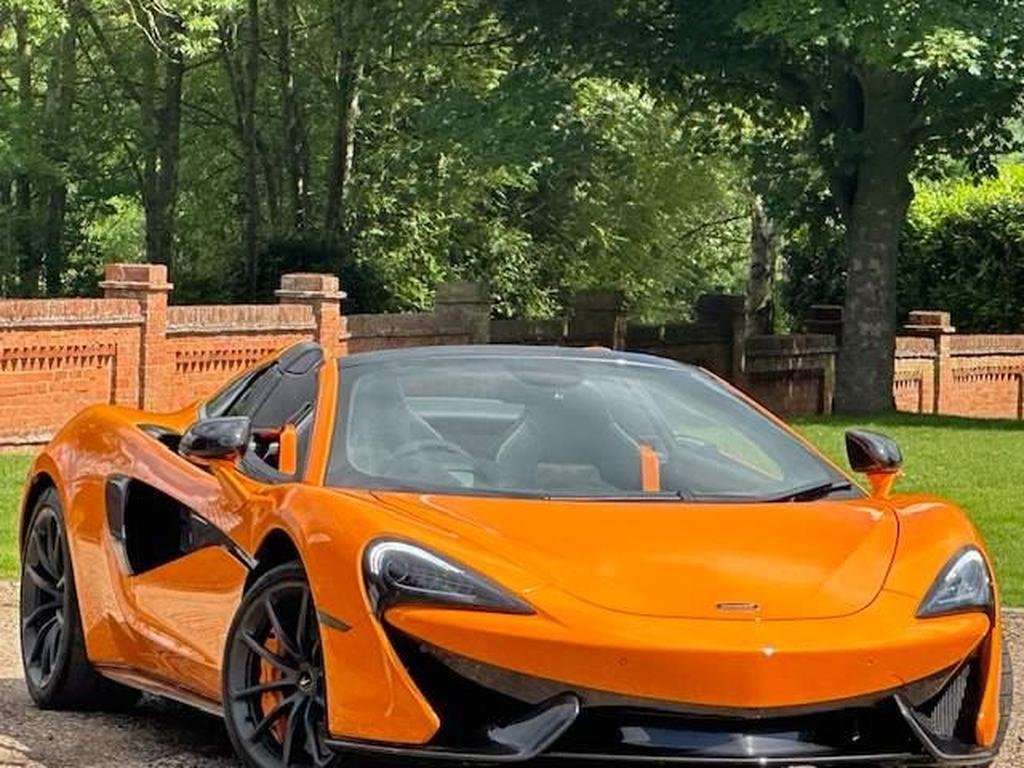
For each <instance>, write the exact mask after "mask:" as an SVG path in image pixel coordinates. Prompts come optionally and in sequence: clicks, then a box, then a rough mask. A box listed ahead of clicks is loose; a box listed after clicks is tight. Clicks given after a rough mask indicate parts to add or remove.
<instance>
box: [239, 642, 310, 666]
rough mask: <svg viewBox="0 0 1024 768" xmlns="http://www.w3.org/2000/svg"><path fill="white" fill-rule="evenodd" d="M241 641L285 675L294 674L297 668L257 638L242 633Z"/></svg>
mask: <svg viewBox="0 0 1024 768" xmlns="http://www.w3.org/2000/svg"><path fill="white" fill-rule="evenodd" d="M242 642H243V643H245V644H246V645H247V646H248V647H249V648H250V649H251V650H252V651H253V652H254V653H255V654H256V655H257V656H259V657H260V658H261V659H263V660H264V661H265V662H267V663H268V664H269V665H270V666H272V667H274V668H275V669H276V670H278V671H279V672H283V673H284V674H286V675H294V674H296V673H297V672H298V671H299V670H298V669H296V668H295V667H293V666H292V665H291V664H289V663H288V662H287V660H285V659H283V658H282V657H280V656H278V655H277V654H276V653H274V652H273V651H272V650H270V649H269V648H267V647H265V646H264V645H263V643H261V642H260V641H259V640H257V639H256V638H255V637H253V636H252V635H250V634H243V635H242Z"/></svg>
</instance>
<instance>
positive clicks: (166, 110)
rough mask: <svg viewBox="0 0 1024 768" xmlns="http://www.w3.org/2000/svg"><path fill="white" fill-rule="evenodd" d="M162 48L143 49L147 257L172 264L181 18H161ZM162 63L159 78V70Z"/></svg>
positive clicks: (178, 156) (182, 59)
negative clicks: (163, 43)
mask: <svg viewBox="0 0 1024 768" xmlns="http://www.w3.org/2000/svg"><path fill="white" fill-rule="evenodd" d="M161 19H162V21H161V26H162V27H163V39H164V40H166V41H169V43H168V45H167V46H166V47H165V48H164V49H162V50H156V49H154V48H147V51H146V52H145V54H144V65H143V87H142V89H141V97H142V98H141V105H140V106H141V111H142V118H143V126H144V128H143V131H144V137H145V138H144V144H145V161H144V170H143V192H142V197H143V205H144V208H145V210H146V260H147V261H149V262H150V263H153V264H167V265H168V268H169V269H172V268H173V265H174V218H175V214H176V211H177V207H178V167H179V164H180V159H181V97H182V88H183V84H184V78H185V55H184V52H183V51H182V50H181V47H180V42H179V36H180V35H181V34H182V33H183V31H184V27H183V24H182V22H181V19H179V18H178V17H174V16H163V17H161ZM161 63H162V74H163V77H162V83H161V82H160V80H161V78H160V75H159V74H158V73H159V72H160V70H161V66H160V65H161Z"/></svg>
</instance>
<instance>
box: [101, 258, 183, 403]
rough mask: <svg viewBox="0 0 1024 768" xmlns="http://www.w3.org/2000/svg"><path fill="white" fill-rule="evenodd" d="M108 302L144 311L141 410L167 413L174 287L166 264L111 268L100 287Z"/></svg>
mask: <svg viewBox="0 0 1024 768" xmlns="http://www.w3.org/2000/svg"><path fill="white" fill-rule="evenodd" d="M100 288H102V289H103V294H104V296H106V298H108V299H135V300H136V301H138V302H139V308H140V309H141V310H142V343H141V347H140V349H139V407H140V408H142V409H144V410H153V411H159V410H167V408H168V403H169V402H170V400H171V398H170V395H171V392H172V387H173V386H174V360H173V359H172V358H171V354H170V350H169V349H168V347H167V298H168V295H169V294H170V292H171V290H173V288H174V286H173V285H172V284H171V283H169V282H167V267H166V266H165V265H163V264H108V265H107V266H106V269H105V272H104V280H103V282H102V283H100Z"/></svg>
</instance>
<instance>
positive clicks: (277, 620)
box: [264, 595, 302, 659]
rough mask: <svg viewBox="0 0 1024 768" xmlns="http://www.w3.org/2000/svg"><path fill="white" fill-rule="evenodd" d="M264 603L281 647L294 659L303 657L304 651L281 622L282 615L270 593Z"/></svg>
mask: <svg viewBox="0 0 1024 768" xmlns="http://www.w3.org/2000/svg"><path fill="white" fill-rule="evenodd" d="M264 603H265V604H266V607H267V617H268V618H269V619H270V626H271V627H272V628H273V630H274V636H275V637H276V638H277V641H278V642H279V643H280V644H281V649H282V650H283V651H284V652H285V654H287V655H288V656H290V657H291V658H292V659H301V658H302V652H301V651H300V650H299V648H298V646H297V644H296V642H294V641H292V639H291V637H290V636H289V635H288V633H287V632H286V631H285V629H284V626H283V625H282V624H281V617H280V616H278V615H277V610H276V609H275V608H274V602H273V600H271V599H270V596H269V595H268V596H267V598H266V600H264Z"/></svg>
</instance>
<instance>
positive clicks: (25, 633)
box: [20, 488, 140, 710]
mask: <svg viewBox="0 0 1024 768" xmlns="http://www.w3.org/2000/svg"><path fill="white" fill-rule="evenodd" d="M27 531H28V532H27V534H26V536H25V545H24V547H23V549H22V553H21V600H20V618H21V621H20V626H21V649H22V650H21V660H22V667H23V669H24V671H25V682H26V685H27V686H28V692H29V695H30V696H31V697H32V700H33V701H35V703H36V705H37V706H39V707H40V708H41V709H58V710H78V709H100V708H103V709H124V708H126V707H129V706H131V705H132V704H134V703H135V702H136V701H138V699H139V695H140V694H139V693H138V692H137V691H133V690H132V689H130V688H125V687H124V686H121V685H118V684H117V683H114V682H112V681H110V680H106V679H105V678H103V677H101V676H100V675H99V674H98V673H97V672H96V671H95V670H94V669H93V668H92V665H91V664H90V663H89V659H88V657H87V656H86V651H85V634H84V632H83V631H82V619H81V615H80V614H79V610H78V595H77V592H76V591H75V577H74V572H73V569H72V567H71V553H70V551H69V549H68V544H67V543H68V536H67V527H66V525H65V523H64V514H63V511H62V509H61V505H60V498H59V497H58V495H57V492H56V490H55V489H53V488H48V489H47V490H46V491H44V492H43V493H42V494H41V495H40V497H39V500H38V501H37V502H36V503H35V506H34V507H33V508H32V512H31V517H30V519H29V525H28V529H27Z"/></svg>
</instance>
